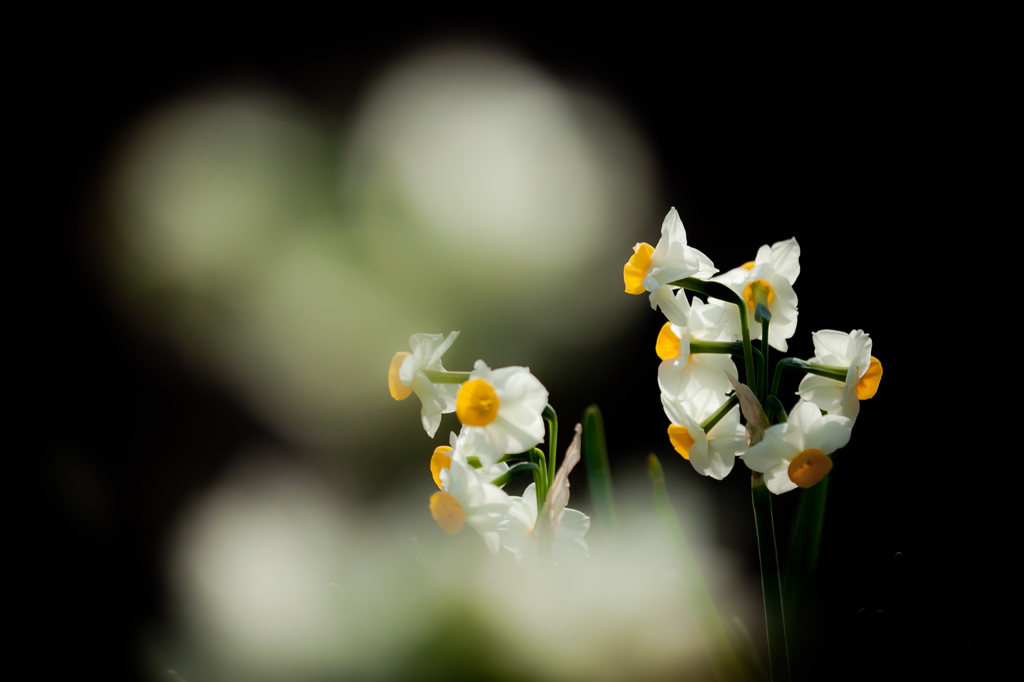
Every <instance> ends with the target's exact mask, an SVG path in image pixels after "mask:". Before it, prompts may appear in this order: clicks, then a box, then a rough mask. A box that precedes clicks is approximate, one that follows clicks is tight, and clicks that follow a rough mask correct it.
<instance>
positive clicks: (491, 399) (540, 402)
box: [455, 360, 548, 463]
mask: <svg viewBox="0 0 1024 682" xmlns="http://www.w3.org/2000/svg"><path fill="white" fill-rule="evenodd" d="M547 404H548V391H547V389H546V388H544V385H543V384H542V383H540V381H539V380H538V379H537V377H535V376H533V375H532V374H530V370H529V368H527V367H502V368H500V369H495V370H492V369H491V368H490V367H488V366H487V365H486V364H484V361H483V360H477V361H476V364H475V365H474V366H473V371H472V372H470V374H469V380H468V381H467V382H466V383H464V384H462V386H460V387H459V391H458V395H457V397H456V401H455V414H456V415H458V417H459V421H461V422H462V424H463V428H462V433H463V434H466V437H467V438H469V437H476V436H478V435H482V436H483V438H484V439H485V440H486V443H487V446H488V448H489V450H490V451H491V452H495V453H501V454H502V455H505V454H512V453H518V452H526V451H527V450H529V449H530V448H532V447H533V446H535V445H537V444H538V443H540V442H541V441H542V440H544V419H543V417H542V416H541V415H542V413H543V412H544V408H545V407H546V406H547ZM460 435H461V434H460ZM482 449H483V448H481V450H482ZM499 457H500V455H499ZM482 462H483V460H481V463H482Z"/></svg>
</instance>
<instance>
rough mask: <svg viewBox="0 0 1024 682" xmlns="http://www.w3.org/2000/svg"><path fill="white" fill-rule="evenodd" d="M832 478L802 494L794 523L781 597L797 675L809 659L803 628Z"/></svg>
mask: <svg viewBox="0 0 1024 682" xmlns="http://www.w3.org/2000/svg"><path fill="white" fill-rule="evenodd" d="M830 476H831V474H826V475H825V478H823V479H822V480H821V482H820V483H818V484H817V485H814V486H811V487H810V488H806V489H804V490H801V491H800V505H799V507H798V508H797V512H796V520H795V521H794V523H793V536H792V539H791V542H790V548H789V561H788V562H787V564H786V576H785V580H784V582H783V586H782V598H783V602H784V603H785V605H786V621H787V622H786V631H787V633H789V637H790V641H791V642H792V646H793V653H794V659H793V662H794V665H795V666H796V667H797V671H796V672H797V673H800V672H801V670H800V664H801V663H802V662H803V661H805V660H806V658H807V657H806V655H801V654H802V653H804V652H806V651H807V639H808V635H809V634H810V633H809V632H808V631H807V630H806V629H805V628H803V627H801V626H802V624H803V623H806V622H808V621H807V618H808V616H809V613H808V612H809V610H810V608H809V607H810V605H811V597H812V595H811V590H812V587H813V584H814V569H815V568H816V567H817V565H818V552H819V550H820V548H821V531H822V528H823V526H824V522H825V499H826V497H827V496H828V479H829V477H830ZM801 677H803V676H802V675H801Z"/></svg>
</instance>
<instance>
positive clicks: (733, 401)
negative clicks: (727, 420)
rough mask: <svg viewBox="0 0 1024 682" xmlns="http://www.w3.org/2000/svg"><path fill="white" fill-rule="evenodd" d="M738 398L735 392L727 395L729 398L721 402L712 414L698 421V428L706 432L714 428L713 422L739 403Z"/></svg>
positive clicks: (715, 422) (716, 421)
mask: <svg viewBox="0 0 1024 682" xmlns="http://www.w3.org/2000/svg"><path fill="white" fill-rule="evenodd" d="M739 403H740V399H739V398H737V397H736V394H735V393H734V394H733V395H731V396H729V399H728V400H726V401H725V402H724V403H722V406H721V407H719V408H718V409H717V410H715V412H714V414H712V415H711V416H710V417H708V418H707V419H705V420H704V421H702V422H701V423H700V428H702V429H703V430H704V433H707V432H708V431H710V430H711V429H713V428H715V424H717V423H718V422H720V421H721V420H722V417H724V416H725V415H727V414H729V410H731V409H732V408H734V407H736V406H737V405H739Z"/></svg>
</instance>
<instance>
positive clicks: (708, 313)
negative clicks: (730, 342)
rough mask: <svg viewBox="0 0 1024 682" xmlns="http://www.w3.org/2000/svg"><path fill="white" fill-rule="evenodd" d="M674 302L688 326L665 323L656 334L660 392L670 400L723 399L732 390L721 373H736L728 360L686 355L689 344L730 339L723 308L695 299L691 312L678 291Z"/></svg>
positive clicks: (734, 365) (726, 358) (703, 354)
mask: <svg viewBox="0 0 1024 682" xmlns="http://www.w3.org/2000/svg"><path fill="white" fill-rule="evenodd" d="M676 301H677V302H678V303H679V307H680V308H682V309H685V310H687V313H688V319H689V323H690V324H689V326H680V325H677V324H673V323H672V322H666V323H665V325H664V326H663V327H662V328H661V332H660V333H659V334H658V340H657V342H656V343H655V352H656V353H657V354H658V357H659V358H661V360H662V363H661V365H660V366H659V367H658V385H659V386H660V387H661V392H662V393H663V394H664V395H666V396H668V397H669V398H671V399H673V400H689V399H696V398H698V397H699V396H700V395H701V394H702V393H703V392H708V391H710V392H712V393H717V394H721V395H722V396H724V395H725V394H726V393H728V392H729V391H730V390H732V387H731V386H730V385H729V380H728V379H727V378H726V376H725V372H727V371H728V372H732V374H733V375H735V374H736V373H737V372H736V364H735V363H734V362H733V360H732V358H731V357H730V356H728V355H725V354H719V353H698V354H694V355H691V354H690V341H691V340H694V341H723V340H726V339H729V338H730V334H729V330H728V328H727V324H726V315H725V312H726V311H725V308H724V306H720V305H716V304H713V303H711V304H708V303H704V302H703V301H701V300H700V299H699V298H695V299H693V307H692V308H691V307H690V306H689V305H688V304H687V302H686V293H685V292H684V291H683V290H682V289H680V290H679V291H678V292H676ZM701 399H702V400H703V398H701ZM719 404H721V403H719Z"/></svg>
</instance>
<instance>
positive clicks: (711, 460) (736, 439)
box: [661, 393, 747, 481]
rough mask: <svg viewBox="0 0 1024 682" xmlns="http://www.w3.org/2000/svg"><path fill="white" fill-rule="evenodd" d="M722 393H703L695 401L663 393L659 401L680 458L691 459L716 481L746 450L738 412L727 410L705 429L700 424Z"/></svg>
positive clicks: (720, 402)
mask: <svg viewBox="0 0 1024 682" xmlns="http://www.w3.org/2000/svg"><path fill="white" fill-rule="evenodd" d="M725 400H726V398H725V396H724V395H719V394H717V393H705V394H703V395H702V396H701V397H700V399H699V400H697V401H681V400H671V399H669V398H668V397H666V396H665V395H664V394H662V396H661V404H662V405H663V406H664V408H665V415H666V416H667V417H668V418H669V421H671V422H672V425H671V426H669V427H668V439H669V441H670V442H671V443H672V447H674V448H675V450H676V452H678V453H679V454H680V455H682V456H683V459H687V460H689V461H690V464H692V465H693V468H694V470H696V471H697V473H699V474H700V475H702V476H710V477H711V478H715V479H718V480H719V481H720V480H722V479H723V478H725V477H726V476H727V475H728V474H729V472H730V471H732V467H733V465H734V464H735V462H736V456H737V455H743V453H744V452H745V451H746V450H747V439H746V435H745V429H744V428H743V425H742V424H740V411H739V410H738V409H732V410H729V412H728V413H727V414H726V415H725V416H724V417H722V418H721V419H720V420H718V423H717V424H715V425H714V426H712V427H711V430H710V431H708V432H706V433H705V431H704V429H702V428H701V426H700V424H701V422H702V421H704V420H706V419H707V418H708V417H710V416H711V415H712V414H714V412H715V410H717V409H718V408H719V407H721V406H722V405H723V404H724V403H725Z"/></svg>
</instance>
